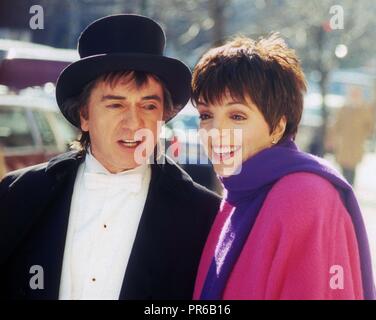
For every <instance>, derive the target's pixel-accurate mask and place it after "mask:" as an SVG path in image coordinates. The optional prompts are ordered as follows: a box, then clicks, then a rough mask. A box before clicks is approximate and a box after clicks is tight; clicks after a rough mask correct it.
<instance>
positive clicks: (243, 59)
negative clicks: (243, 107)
mask: <svg viewBox="0 0 376 320" xmlns="http://www.w3.org/2000/svg"><path fill="white" fill-rule="evenodd" d="M192 91H193V92H192V102H193V104H195V105H196V104H197V103H198V102H199V101H203V102H204V103H207V104H216V103H221V101H222V99H223V98H224V96H225V95H226V94H229V95H230V96H231V97H232V98H233V99H234V100H237V101H241V102H242V103H246V98H247V97H248V98H250V99H251V101H252V102H253V103H254V104H255V105H256V106H257V108H258V109H259V110H260V112H261V113H262V114H263V116H264V118H265V121H266V122H267V123H268V125H269V128H270V133H272V132H273V131H274V129H275V128H276V126H277V124H278V122H279V121H280V119H281V118H282V117H283V116H285V117H286V120H287V126H286V130H285V132H284V136H287V135H291V136H292V137H293V138H295V135H296V133H297V130H298V125H299V122H300V120H301V116H302V112H303V94H304V92H305V91H306V81H305V77H304V73H303V70H302V68H301V66H300V63H299V60H298V57H297V56H296V54H295V51H294V50H292V49H290V48H288V46H287V45H286V43H285V41H284V40H283V39H282V38H281V37H280V36H279V35H278V34H277V33H274V34H272V35H270V36H269V37H267V38H260V39H259V40H258V41H254V40H251V39H249V38H246V37H236V38H235V39H233V40H232V41H230V42H228V43H226V44H225V45H223V46H221V47H217V48H213V49H211V50H209V51H208V52H207V53H205V54H204V55H203V56H202V57H201V59H200V61H199V62H198V64H197V65H196V67H195V68H194V71H193V79H192Z"/></svg>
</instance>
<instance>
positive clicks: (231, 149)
mask: <svg viewBox="0 0 376 320" xmlns="http://www.w3.org/2000/svg"><path fill="white" fill-rule="evenodd" d="M239 149H240V146H233V147H229V146H223V147H214V146H213V151H214V152H215V153H217V154H227V153H231V152H236V151H238V150H239Z"/></svg>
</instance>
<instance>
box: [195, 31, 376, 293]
mask: <svg viewBox="0 0 376 320" xmlns="http://www.w3.org/2000/svg"><path fill="white" fill-rule="evenodd" d="M192 85H193V101H194V103H195V105H196V106H197V108H198V111H199V113H200V119H201V121H200V127H201V133H202V131H204V132H213V131H214V133H215V131H216V132H217V134H207V141H206V142H207V144H206V146H205V148H206V151H207V153H208V156H209V157H210V159H211V160H212V162H213V165H214V169H215V171H216V172H217V174H218V175H219V176H220V178H221V181H222V183H223V186H224V188H225V197H224V200H223V202H222V205H221V209H220V211H219V213H218V215H217V217H216V220H215V222H214V225H213V226H212V230H211V232H210V235H209V237H208V239H207V242H206V245H205V249H204V252H203V254H202V257H201V262H200V267H199V270H198V275H197V279H196V285H195V292H194V299H373V298H374V286H373V279H372V269H371V258H370V253H369V247H368V240H367V235H366V232H365V228H364V224H363V221H362V217H361V213H360V210H359V206H358V204H357V201H356V199H355V196H354V193H353V191H352V189H351V186H350V185H349V184H348V183H347V182H346V181H345V180H344V179H343V178H342V177H341V176H340V175H339V174H338V173H337V172H336V171H335V170H334V169H332V168H331V167H330V166H329V165H328V164H327V163H326V162H324V161H323V160H322V159H319V158H317V157H314V156H311V155H308V154H306V153H303V152H301V151H299V150H298V148H297V147H296V145H295V143H294V138H295V135H296V133H297V129H298V125H299V121H300V119H301V115H302V108H303V93H304V91H305V89H306V85H305V78H304V74H303V71H302V69H301V66H300V64H299V61H298V58H297V57H296V55H295V53H294V51H293V50H291V49H289V48H288V47H287V45H286V44H285V42H284V41H283V40H282V39H281V38H280V37H279V36H278V35H276V34H274V35H272V36H271V37H269V38H266V39H260V40H259V41H257V42H256V41H252V40H250V39H247V38H237V39H235V40H233V41H231V42H229V43H227V44H225V45H224V46H222V47H219V48H215V49H212V50H210V51H209V52H207V53H206V54H205V55H204V56H203V57H202V58H201V60H200V61H199V63H198V64H197V66H196V67H195V70H194V74H193V81H192ZM239 131H240V132H241V133H242V135H241V139H236V134H235V132H239ZM237 159H240V162H238V163H237Z"/></svg>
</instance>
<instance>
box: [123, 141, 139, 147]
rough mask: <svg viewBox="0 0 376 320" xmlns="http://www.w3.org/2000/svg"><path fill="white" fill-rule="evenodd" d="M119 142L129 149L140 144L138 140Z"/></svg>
mask: <svg viewBox="0 0 376 320" xmlns="http://www.w3.org/2000/svg"><path fill="white" fill-rule="evenodd" d="M120 141H121V143H122V144H124V145H126V146H129V147H133V146H137V145H138V144H139V143H140V142H141V141H139V140H130V139H123V140H120Z"/></svg>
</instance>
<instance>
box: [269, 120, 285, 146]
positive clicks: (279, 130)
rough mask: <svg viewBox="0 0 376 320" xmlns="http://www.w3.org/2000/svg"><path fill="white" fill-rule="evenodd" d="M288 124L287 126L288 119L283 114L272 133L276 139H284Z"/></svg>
mask: <svg viewBox="0 0 376 320" xmlns="http://www.w3.org/2000/svg"><path fill="white" fill-rule="evenodd" d="M286 126H287V119H286V117H285V116H283V117H282V118H281V119H279V122H278V124H277V126H276V127H275V129H274V131H273V133H272V137H273V139H274V140H276V141H279V140H281V139H282V137H283V134H284V133H285V131H286Z"/></svg>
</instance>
